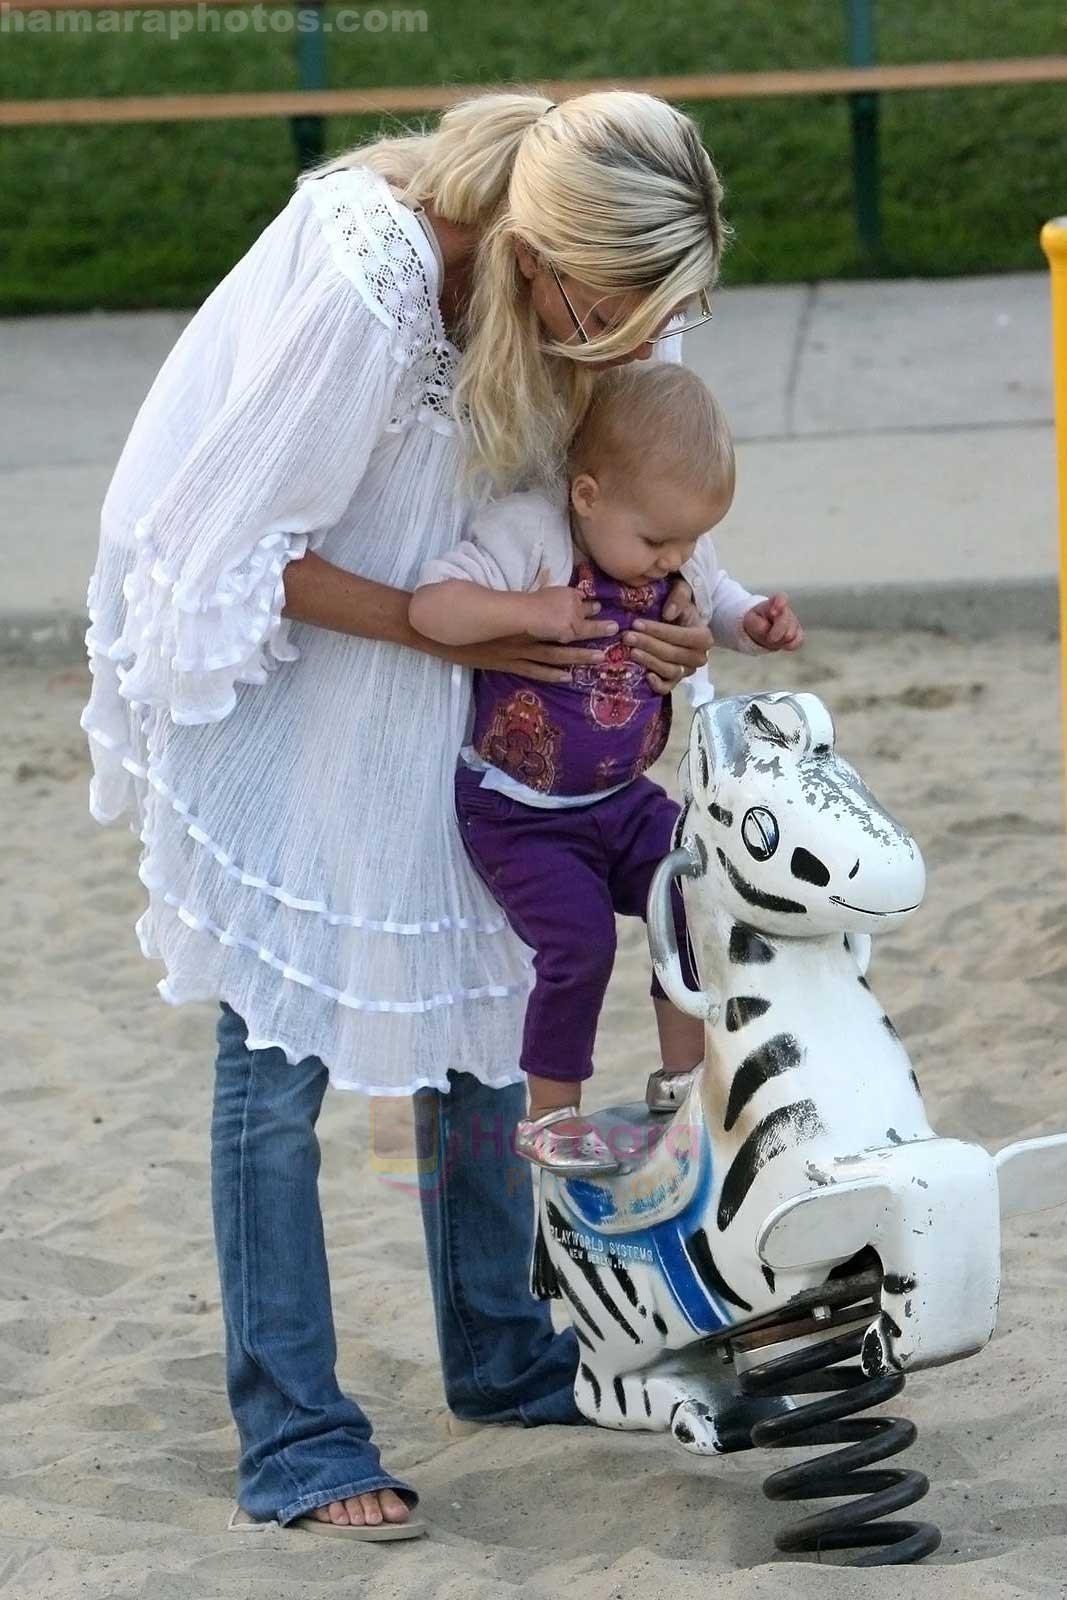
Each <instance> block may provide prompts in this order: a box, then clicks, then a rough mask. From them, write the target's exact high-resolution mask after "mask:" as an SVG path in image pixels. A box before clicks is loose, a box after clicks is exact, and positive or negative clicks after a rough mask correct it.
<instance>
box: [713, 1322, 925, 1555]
mask: <svg viewBox="0 0 1067 1600" xmlns="http://www.w3.org/2000/svg"><path fill="white" fill-rule="evenodd" d="M864 1333H865V1330H864V1329H863V1328H857V1329H854V1330H853V1331H851V1332H849V1333H845V1334H840V1335H838V1336H837V1337H834V1338H828V1339H825V1340H823V1341H822V1342H820V1343H816V1344H812V1345H807V1346H805V1347H804V1348H803V1349H800V1350H796V1351H793V1352H791V1353H790V1354H788V1355H784V1356H778V1357H776V1358H775V1359H773V1360H771V1361H766V1362H763V1363H761V1364H760V1365H759V1366H753V1367H749V1368H748V1370H747V1371H746V1372H744V1373H742V1374H741V1389H742V1391H743V1393H745V1394H749V1395H761V1396H769V1395H779V1396H782V1397H786V1396H790V1397H792V1396H795V1395H798V1394H824V1395H826V1396H827V1398H826V1399H822V1400H814V1401H812V1402H811V1403H810V1404H808V1405H798V1406H796V1407H795V1408H794V1409H793V1410H792V1411H788V1412H785V1413H784V1414H782V1415H780V1416H776V1417H770V1418H768V1419H767V1420H765V1421H762V1422H759V1423H757V1424H756V1426H755V1427H754V1428H753V1430H752V1443H753V1444H754V1445H762V1446H765V1447H766V1448H768V1449H771V1450H775V1449H791V1448H795V1447H796V1446H798V1445H824V1444H840V1445H843V1446H845V1448H844V1449H841V1450H834V1451H830V1452H827V1453H826V1454H823V1455H819V1456H815V1457H813V1458H812V1459H811V1460H809V1461H803V1462H800V1463H798V1464H797V1465H796V1466H792V1467H786V1468H785V1469H784V1470H782V1471H780V1472H774V1473H772V1474H771V1476H770V1477H769V1478H767V1480H766V1482H765V1483H764V1485H763V1492H764V1494H765V1495H767V1497H768V1498H769V1499H771V1500H817V1499H829V1498H831V1497H836V1496H858V1497H859V1498H857V1499H853V1500H851V1501H846V1503H845V1504H843V1505H837V1506H833V1507H831V1508H830V1509H829V1510H826V1511H820V1512H817V1513H815V1514H814V1515H813V1516H809V1517H804V1518H803V1519H802V1520H801V1521H799V1522H796V1523H794V1524H792V1526H790V1527H787V1528H784V1529H783V1530H782V1531H781V1532H780V1533H779V1534H777V1535H776V1537H775V1544H776V1546H777V1547H778V1549H779V1550H782V1551H786V1552H790V1553H793V1552H812V1551H816V1552H820V1553H821V1552H822V1551H824V1550H858V1549H864V1550H866V1551H867V1554H865V1555H862V1556H859V1557H857V1558H856V1559H855V1560H854V1561H852V1562H849V1563H847V1564H848V1565H850V1566H856V1567H888V1566H904V1565H906V1564H907V1563H909V1562H912V1561H921V1560H922V1559H923V1557H924V1556H928V1555H930V1554H931V1552H932V1551H934V1550H936V1549H937V1547H938V1545H939V1544H940V1543H941V1533H940V1530H939V1529H938V1528H936V1527H935V1526H934V1525H933V1523H930V1522H904V1521H890V1522H884V1521H882V1520H880V1519H881V1518H883V1517H885V1516H887V1515H888V1514H889V1513H890V1512H894V1511H900V1510H903V1508H904V1507H905V1506H911V1505H914V1504H915V1503H916V1501H918V1500H921V1499H922V1498H923V1496H924V1495H925V1494H926V1492H927V1490H928V1489H929V1487H930V1484H929V1481H928V1479H927V1478H926V1477H925V1476H924V1474H923V1473H921V1472H913V1471H909V1470H907V1469H906V1468H900V1467H883V1468H876V1469H874V1470H871V1469H872V1468H873V1467H874V1463H875V1462H879V1461H885V1460H887V1459H888V1458H889V1457H890V1456H895V1455H898V1454H899V1453H900V1451H901V1450H906V1449H907V1448H908V1446H909V1445H910V1444H913V1443H914V1441H915V1437H916V1429H915V1425H914V1423H911V1422H906V1421H903V1420H902V1419H901V1418H898V1417H858V1416H856V1415H855V1413H856V1412H859V1411H867V1410H869V1409H870V1408H871V1407H872V1406H877V1405H881V1404H883V1402H884V1401H886V1400H890V1399H892V1398H893V1396H894V1395H897V1394H899V1393H900V1391H901V1390H902V1389H903V1387H904V1376H903V1374H902V1373H899V1372H889V1373H885V1374H882V1375H880V1376H877V1377H873V1378H871V1377H868V1376H867V1374H866V1373H864V1372H863V1371H862V1369H861V1368H860V1367H858V1366H851V1367H842V1366H839V1365H838V1363H839V1362H841V1361H847V1360H848V1359H849V1357H850V1356H856V1355H858V1354H859V1353H860V1349H861V1346H862V1344H863V1339H864Z"/></svg>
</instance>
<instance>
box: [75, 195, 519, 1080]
mask: <svg viewBox="0 0 1067 1600" xmlns="http://www.w3.org/2000/svg"><path fill="white" fill-rule="evenodd" d="M439 276H440V270H439V267H438V263H437V259H436V257H435V255H434V252H433V250H432V249H431V246H430V243H429V241H428V240H427V238H426V236H425V234H424V233H423V231H422V228H421V226H420V224H419V221H418V219H417V217H415V216H414V215H413V214H412V212H411V211H410V210H409V209H408V208H407V207H405V206H404V205H403V204H401V203H400V202H399V201H398V200H397V199H396V197H395V196H394V195H393V193H392V191H391V190H390V188H389V187H388V185H387V184H386V182H385V181H384V179H382V178H380V177H378V176H376V175H374V174H372V173H370V172H369V171H367V170H366V169H359V168H355V169H350V170H347V171H343V172H338V173H335V174H331V175H329V176H327V177H325V178H318V179H311V180H307V181H305V182H303V183H302V184H301V185H300V186H299V187H298V188H297V190H296V192H295V194H294V195H293V197H292V199H291V200H290V202H289V204H288V205H287V207H286V208H285V210H284V211H283V212H282V213H281V214H280V215H279V216H278V217H277V218H276V219H275V220H274V221H273V222H272V223H271V224H270V225H269V226H268V227H267V229H266V230H265V232H264V233H263V234H262V235H261V237H260V238H259V239H258V240H257V242H256V243H255V244H254V245H253V247H252V248H251V250H250V251H249V252H248V254H247V255H246V256H245V257H244V258H243V259H242V260H241V261H240V262H239V263H238V264H237V266H236V267H235V268H234V269H233V271H232V272H231V273H230V274H229V276H228V277H227V278H225V279H224V281H223V282H222V283H221V284H220V285H219V286H218V288H217V289H216V290H215V292H214V293H213V294H212V295H211V296H210V298H209V299H208V300H207V301H206V302H205V304H204V305H203V306H202V308H201V309H200V311H199V312H198V313H197V315H196V316H195V317H194V318H193V320H192V321H191V322H190V323H189V325H188V327H187V328H186V330H185V332H184V333H183V334H182V337H181V338H180V339H179V341H178V343H177V345H176V346H175V348H174V350H173V351H172V352H171V354H170V356H169V357H168V359H167V361H166V363H165V365H164V366H163V368H162V370H161V371H160V373H159V376H158V378H157V379H156V381H155V383H154V385H153V387H152V389H151V392H150V393H149V395H148V397H147V399H146V400H145V402H144V405H143V406H142V408H141V410H140V412H139V414H138V416H137V419H136V421H135V423H134V426H133V429H132V431H131V433H130V437H129V439H128V441H127V443H126V446H125V449H124V450H123V453H122V457H121V459H120V461H119V464H118V467H117V469H116V471H115V475H114V478H113V480H112V483H111V486H110V488H109V490H108V494H107V498H106V500H105V503H104V507H103V513H102V526H101V540H100V551H99V556H98V560H97V565H96V570H95V573H94V575H93V578H92V582H91V585H90V590H89V607H90V618H91V627H90V629H89V633H88V636H87V644H88V649H89V654H90V663H91V666H92V672H93V687H92V695H91V698H90V701H89V704H88V706H87V707H86V710H85V713H84V716H83V719H82V721H83V726H84V728H85V729H86V731H87V733H88V735H89V738H90V743H91V747H92V753H93V760H94V768H95V776H94V778H93V781H92V785H91V795H90V804H91V809H92V812H93V815H94V816H95V817H96V818H97V819H98V820H99V821H101V822H110V821H112V820H114V819H115V818H117V817H119V816H120V815H122V814H123V813H126V814H128V815H129V816H130V817H131V818H132V819H133V826H134V829H135V831H137V832H138V833H139V835H140V839H141V842H142V846H143V850H142V857H141V867H140V876H141V880H142V882H143V883H144V885H145V887H146V889H147V891H148V906H147V909H146V911H145V912H144V915H143V916H142V917H141V919H140V921H139V922H138V925H137V932H138V937H139V939H140V943H141V947H142V949H143V951H144V953H145V955H146V956H148V957H151V958H153V959H157V960H160V961H162V962H163V963H164V966H165V969H166V976H165V977H164V979H163V981H162V982H161V983H160V985H159V987H160V992H161V993H162V995H163V997H164V998H165V999H166V1000H169V1001H171V1002H173V1003H175V1004H178V1003H181V1002H183V1001H187V1000H213V999H219V998H222V999H225V1000H226V1001H228V1002H229V1004H230V1005H232V1006H233V1007H234V1009H235V1010H236V1011H237V1012H239V1013H240V1015H241V1016H242V1017H244V1018H245V1020H246V1022H247V1023H248V1028H249V1041H250V1044H251V1045H252V1046H253V1047H266V1046H271V1045H275V1046H280V1047H281V1048H282V1049H283V1050H284V1051H285V1053H286V1055H287V1057H288V1058H289V1059H290V1060H299V1059H301V1058H303V1057H305V1056H308V1055H317V1056H319V1057H320V1058H321V1059H322V1060H323V1061H324V1062H325V1063H326V1064H327V1066H328V1067H329V1070H330V1076H331V1080H332V1082H333V1083H334V1084H335V1085H336V1086H338V1087H341V1088H347V1089H362V1090H365V1091H368V1092H371V1093H374V1094H387V1095H388V1094H406V1093H409V1092H411V1091H412V1090H414V1089H417V1088H419V1087H421V1086H423V1085H427V1084H432V1085H436V1086H438V1087H441V1088H445V1087H447V1078H446V1074H447V1072H448V1070H449V1068H457V1069H462V1070H466V1071H469V1072H473V1073H475V1074H476V1075H477V1076H478V1077H479V1078H481V1079H482V1080H483V1081H484V1082H486V1083H489V1084H504V1083H510V1082H515V1081H517V1080H518V1079H520V1078H521V1076H522V1074H521V1073H520V1071H519V1068H518V1054H519V1042H520V1037H521V1029H522V1019H523V1011H524V1007H525V999H526V994H527V992H528V989H529V986H530V965H529V961H530V952H529V951H528V950H527V948H526V947H525V946H524V945H523V944H522V943H521V942H520V941H519V940H518V938H517V937H516V936H515V935H514V934H513V933H512V932H511V931H510V930H509V928H508V927H507V925H506V923H505V921H504V919H503V916H502V915H501V912H500V911H499V909H498V907H497V906H496V904H495V902H494V901H493V900H492V898H491V896H490V895H489V893H488V891H487V890H486V889H485V888H484V886H483V885H482V883H481V880H480V879H479V878H478V876H477V875H476V873H475V872H474V870H473V868H472V867H471V866H470V864H469V862H468V860H467V857H466V854H465V852H464V850H463V846H462V842H461V840H460V837H459V832H458V828H457V826H456V823H455V818H454V807H453V789H452V781H453V771H454V768H455V764H456V757H457V754H458V751H459V750H460V748H461V746H462V743H463V739H464V734H465V732H466V726H467V718H468V710H469V705H470V688H471V686H470V675H469V673H467V672H466V671H463V670H460V669H459V668H454V667H451V666H449V665H448V664H447V663H444V662H441V661H439V660H436V659H434V658H432V657H430V656H427V655H422V654H420V653H418V652H416V651H413V650H408V649H403V648H401V647H399V646H397V645H393V644H386V643H382V642H378V641H374V640H365V639H354V638H348V637H345V636H343V635H341V634H338V633H333V632H329V631H327V630H326V629H323V628H315V627H310V626H305V625H301V624H298V623H290V622H287V621H285V620H283V619H282V615H281V612H282V607H283V604H284V599H285V596H284V587H283V573H284V569H285V566H286V564H287V563H288V562H289V561H292V560H295V559H298V558H299V557H301V556H302V555H303V554H304V553H305V551H307V550H309V549H310V550H317V551H319V552H320V553H321V554H322V555H323V556H324V557H325V558H326V559H327V560H329V561H331V562H334V563H336V564H337V565H338V566H341V567H344V568H347V569H348V570H350V571H353V572H357V573H359V574H360V575H361V576H363V577H366V578H371V579H376V580H377V581H378V582H380V583H384V584H390V585H394V586H396V587H398V588H402V589H410V588H412V587H413V586H414V583H415V580H416V577H417V575H418V573H419V570H420V568H421V567H422V566H423V565H424V563H425V562H426V561H428V560H430V559H432V558H433V557H435V556H439V555H441V554H443V553H444V552H445V551H447V550H449V549H451V548H452V547H453V546H454V545H455V544H456V543H457V542H458V541H459V540H460V538H461V537H462V534H463V530H464V523H465V519H466V516H467V514H468V512H469V509H470V507H469V506H468V505H467V504H466V503H465V502H464V501H463V500H462V499H461V498H460V497H459V493H458V490H457V487H456V484H457V472H458V467H459V447H460V438H459V434H458V431H457V426H456V424H455V423H454V421H453V420H452V417H451V408H450V391H451V386H452V382H453V376H454V371H455V365H456V361H457V353H456V351H455V349H454V347H453V346H452V345H450V343H449V342H448V340H447V338H446V335H445V332H444V328H443V326H442V323H441V317H440V311H439V307H438V298H437V296H438V287H439V283H438V280H439Z"/></svg>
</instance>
